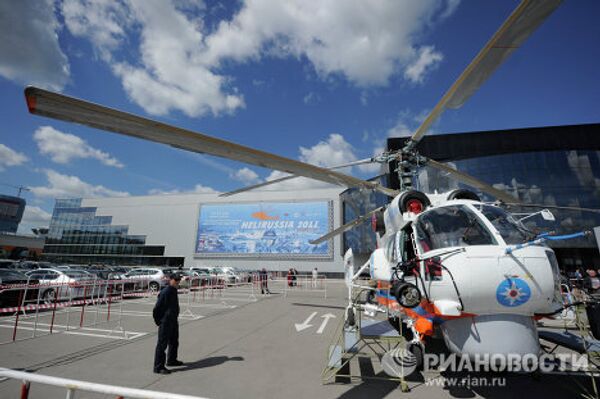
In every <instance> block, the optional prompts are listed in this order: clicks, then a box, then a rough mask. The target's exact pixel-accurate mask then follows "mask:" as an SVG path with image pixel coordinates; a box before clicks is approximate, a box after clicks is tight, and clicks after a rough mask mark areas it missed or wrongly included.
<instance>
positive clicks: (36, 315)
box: [0, 278, 157, 344]
mask: <svg viewBox="0 0 600 399" xmlns="http://www.w3.org/2000/svg"><path fill="white" fill-rule="evenodd" d="M30 280H31V279H30ZM30 280H28V282H27V283H26V284H12V285H0V299H1V300H2V307H0V316H2V317H1V318H0V327H2V328H7V327H11V328H12V334H11V335H10V338H9V339H8V340H5V341H2V342H0V344H5V343H9V342H16V341H22V340H25V339H31V338H36V337H39V336H44V335H49V334H53V333H55V332H59V331H58V330H62V331H71V330H76V329H82V328H90V327H93V326H97V325H98V324H100V323H107V322H111V321H112V322H114V323H115V325H114V327H113V328H112V329H110V330H107V332H108V334H107V335H108V336H111V335H114V334H120V335H123V337H124V338H127V332H126V331H125V330H124V329H123V326H122V320H123V302H124V299H125V298H129V297H144V298H150V297H152V296H156V294H157V292H156V289H155V288H156V285H155V284H153V283H154V282H153V281H151V280H145V279H126V280H102V279H99V278H95V279H93V280H80V281H76V282H61V283H54V282H50V283H37V282H36V283H34V284H32V283H31V281H30ZM7 305H8V306H7ZM92 305H95V307H94V308H92V309H90V306H92ZM104 315H105V316H104ZM59 317H60V318H61V320H62V323H63V324H62V325H61V324H58V323H57V321H58V318H59ZM73 319H74V320H73ZM19 331H30V332H31V333H30V334H22V333H21V334H18V332H19Z"/></svg>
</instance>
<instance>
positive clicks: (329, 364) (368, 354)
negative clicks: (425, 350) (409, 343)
mask: <svg viewBox="0 0 600 399" xmlns="http://www.w3.org/2000/svg"><path fill="white" fill-rule="evenodd" d="M353 311H354V314H355V323H354V325H353V326H349V325H347V323H346V322H345V321H344V320H342V321H341V323H340V324H339V326H338V328H337V330H336V334H335V336H334V337H335V338H334V341H333V342H332V343H331V345H330V346H329V349H328V353H327V360H326V364H325V367H324V368H323V371H322V373H321V379H322V382H323V383H324V384H325V383H328V382H331V381H332V380H333V381H334V382H335V383H342V382H345V383H352V382H354V381H356V380H364V379H373V380H387V381H397V382H399V383H400V389H401V390H402V392H408V391H409V390H410V389H409V387H408V384H407V383H406V381H405V379H404V377H403V376H399V377H393V376H389V377H383V376H374V375H373V376H367V375H360V374H353V373H352V371H351V363H352V360H353V359H354V358H357V361H358V362H359V363H360V362H361V360H362V361H364V360H365V359H366V360H369V359H370V360H377V361H378V363H381V360H382V358H383V356H384V355H385V354H386V353H388V352H390V351H392V350H394V349H397V348H400V347H403V346H404V345H406V340H405V339H404V337H402V336H401V335H400V334H398V333H397V331H395V330H393V333H392V332H391V331H390V330H389V329H388V331H386V332H383V331H377V330H378V329H377V325H378V324H381V323H388V322H387V320H384V321H377V320H374V319H363V318H362V317H361V315H360V310H359V309H357V308H353ZM390 327H391V326H390Z"/></svg>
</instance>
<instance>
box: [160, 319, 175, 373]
mask: <svg viewBox="0 0 600 399" xmlns="http://www.w3.org/2000/svg"><path fill="white" fill-rule="evenodd" d="M167 347H168V348H169V350H168V356H167V357H165V350H166V349H167ZM178 347H179V323H178V322H177V320H174V321H165V322H163V323H161V324H160V326H159V327H158V341H157V342H156V351H155V352H154V371H158V370H160V369H163V368H164V367H165V360H166V362H167V363H171V362H174V361H175V360H177V348H178Z"/></svg>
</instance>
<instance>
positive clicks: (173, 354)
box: [152, 273, 183, 374]
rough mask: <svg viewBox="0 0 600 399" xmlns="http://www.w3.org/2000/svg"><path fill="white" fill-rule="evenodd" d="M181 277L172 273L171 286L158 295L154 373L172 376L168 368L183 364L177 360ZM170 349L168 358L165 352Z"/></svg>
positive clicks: (155, 312)
mask: <svg viewBox="0 0 600 399" xmlns="http://www.w3.org/2000/svg"><path fill="white" fill-rule="evenodd" d="M180 280H181V276H180V275H179V274H177V273H172V274H171V275H170V276H169V284H168V285H167V286H166V287H164V288H163V289H162V290H161V291H160V293H159V294H158V300H157V301H156V305H155V306H154V310H153V311H152V316H153V317H154V322H155V323H156V325H157V326H158V342H157V343H156V351H155V353H154V372H155V373H157V374H170V373H171V371H170V370H168V369H167V368H166V367H165V360H166V364H167V366H182V365H183V362H181V361H179V360H177V348H178V346H179V323H178V322H177V317H178V316H179V298H178V297H177V288H178V287H179V281H180ZM167 347H168V348H169V351H168V352H169V353H168V357H165V350H166V349H167Z"/></svg>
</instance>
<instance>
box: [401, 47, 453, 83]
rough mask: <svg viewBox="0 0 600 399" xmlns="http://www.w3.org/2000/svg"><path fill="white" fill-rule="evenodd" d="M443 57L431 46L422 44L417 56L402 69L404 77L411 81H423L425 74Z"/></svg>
mask: <svg viewBox="0 0 600 399" xmlns="http://www.w3.org/2000/svg"><path fill="white" fill-rule="evenodd" d="M443 59H444V56H443V55H442V53H440V52H439V51H435V50H434V48H433V46H423V47H421V48H420V49H419V50H418V57H417V58H416V59H415V60H414V61H413V62H412V63H410V64H409V65H408V66H407V67H406V69H405V70H404V77H405V78H406V79H407V80H409V81H410V82H412V83H423V79H424V78H425V74H426V73H427V72H429V71H431V70H433V69H434V68H436V67H437V65H438V64H439V63H440V62H441V61H442V60H443Z"/></svg>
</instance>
